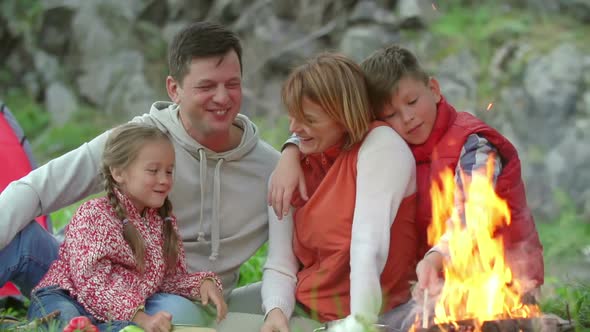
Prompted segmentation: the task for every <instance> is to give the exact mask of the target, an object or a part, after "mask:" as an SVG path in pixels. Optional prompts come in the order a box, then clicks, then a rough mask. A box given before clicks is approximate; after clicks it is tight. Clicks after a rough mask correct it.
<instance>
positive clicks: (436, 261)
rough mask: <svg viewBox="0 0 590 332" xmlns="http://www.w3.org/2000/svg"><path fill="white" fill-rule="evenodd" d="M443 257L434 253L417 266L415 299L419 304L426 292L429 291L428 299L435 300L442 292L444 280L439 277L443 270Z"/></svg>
mask: <svg viewBox="0 0 590 332" xmlns="http://www.w3.org/2000/svg"><path fill="white" fill-rule="evenodd" d="M442 265H443V256H442V255H441V254H440V253H438V252H436V251H433V252H431V253H429V254H428V255H426V256H425V257H424V258H423V259H422V260H421V261H420V262H419V263H418V265H417V266H416V275H417V276H418V284H417V285H416V287H415V288H414V291H413V297H414V299H415V300H416V301H417V302H418V303H422V302H423V299H424V290H428V297H429V298H434V297H436V296H438V295H439V293H440V291H441V290H442V286H443V280H442V279H441V278H440V277H439V272H440V271H441V270H442Z"/></svg>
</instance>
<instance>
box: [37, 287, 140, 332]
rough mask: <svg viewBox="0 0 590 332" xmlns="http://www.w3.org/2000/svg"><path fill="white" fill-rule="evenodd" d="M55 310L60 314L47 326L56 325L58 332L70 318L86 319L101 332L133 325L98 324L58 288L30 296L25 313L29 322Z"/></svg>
mask: <svg viewBox="0 0 590 332" xmlns="http://www.w3.org/2000/svg"><path fill="white" fill-rule="evenodd" d="M56 310H59V312H60V314H59V316H57V317H56V318H55V319H53V320H52V322H56V323H51V322H50V323H49V324H50V325H51V324H56V325H57V326H56V327H57V328H58V331H61V330H62V329H63V328H64V327H65V326H66V325H68V323H69V322H70V320H71V319H72V318H74V317H78V316H85V317H88V318H89V319H90V322H91V323H92V324H93V325H95V326H96V327H98V329H99V330H100V331H101V332H107V331H119V330H121V329H123V328H125V327H126V326H129V325H135V324H134V323H132V322H130V321H111V322H105V323H102V322H99V321H98V320H97V319H96V318H95V317H94V316H92V314H90V313H89V312H88V311H86V309H84V307H83V306H82V305H81V304H80V303H78V302H77V301H76V300H74V299H73V298H72V297H71V296H70V293H69V292H68V291H66V290H63V289H60V288H59V287H58V286H49V287H44V288H40V289H38V290H36V291H35V292H33V294H31V305H30V306H29V311H28V312H27V318H28V319H29V320H33V319H35V318H41V317H43V316H45V315H47V314H49V313H51V312H53V311H56Z"/></svg>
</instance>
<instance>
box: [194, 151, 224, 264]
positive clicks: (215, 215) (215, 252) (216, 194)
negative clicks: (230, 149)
mask: <svg viewBox="0 0 590 332" xmlns="http://www.w3.org/2000/svg"><path fill="white" fill-rule="evenodd" d="M199 159H200V164H199V166H200V169H199V175H200V177H201V211H200V216H199V219H200V220H199V232H198V233H197V242H204V241H205V231H204V229H203V219H204V218H203V211H204V209H205V189H206V188H207V183H206V182H207V181H206V180H207V155H206V154H205V151H204V149H199ZM223 162H224V159H223V158H222V159H219V160H217V165H215V173H214V177H213V206H212V218H211V219H212V220H211V255H210V256H209V260H210V261H215V260H217V256H219V243H220V240H219V232H220V227H221V226H220V220H219V214H220V213H219V212H220V211H219V209H220V202H221V176H220V172H221V165H222V164H223Z"/></svg>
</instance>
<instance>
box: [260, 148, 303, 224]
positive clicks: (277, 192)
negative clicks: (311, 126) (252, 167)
mask: <svg viewBox="0 0 590 332" xmlns="http://www.w3.org/2000/svg"><path fill="white" fill-rule="evenodd" d="M299 154H300V153H299V148H298V147H297V146H296V145H293V144H289V145H288V146H287V147H286V148H285V149H284V150H283V153H282V154H281V158H280V159H279V163H278V164H277V167H276V168H275V170H274V172H273V174H272V175H271V178H270V187H269V188H268V205H272V208H273V210H274V211H275V214H276V215H277V218H279V220H282V219H283V217H284V216H286V215H287V213H288V212H289V206H290V205H291V197H292V196H293V191H294V190H295V188H296V187H299V194H300V195H301V198H303V199H304V200H307V199H308V197H307V188H306V187H305V177H304V176H303V171H302V170H301V165H300V164H299Z"/></svg>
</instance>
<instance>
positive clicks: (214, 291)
mask: <svg viewBox="0 0 590 332" xmlns="http://www.w3.org/2000/svg"><path fill="white" fill-rule="evenodd" d="M209 300H211V301H212V302H213V304H214V305H215V307H216V308H217V319H216V321H217V323H219V322H221V321H222V320H223V319H224V318H225V315H227V304H226V303H225V300H224V299H223V294H221V292H220V291H219V288H217V285H216V284H215V282H214V281H213V280H211V279H206V280H203V282H201V303H202V304H203V305H204V306H206V305H207V304H209Z"/></svg>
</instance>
